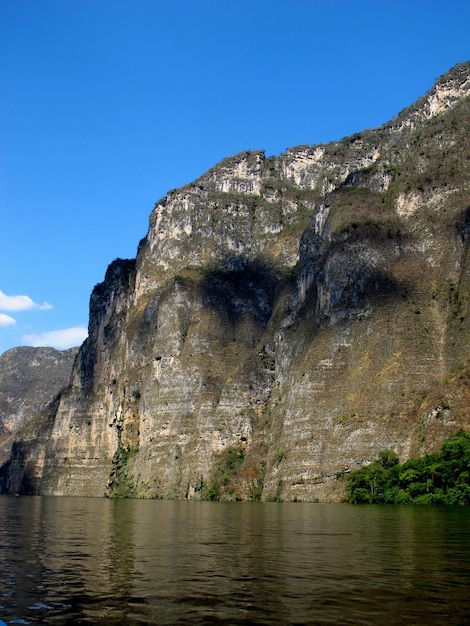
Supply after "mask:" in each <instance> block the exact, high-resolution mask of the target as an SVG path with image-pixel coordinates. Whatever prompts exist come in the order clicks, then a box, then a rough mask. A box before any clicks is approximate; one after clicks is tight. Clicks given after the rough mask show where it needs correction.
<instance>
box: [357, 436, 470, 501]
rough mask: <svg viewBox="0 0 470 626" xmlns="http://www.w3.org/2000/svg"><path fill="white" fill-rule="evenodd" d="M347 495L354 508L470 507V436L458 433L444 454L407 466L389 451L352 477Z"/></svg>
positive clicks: (447, 440) (447, 441) (418, 460)
mask: <svg viewBox="0 0 470 626" xmlns="http://www.w3.org/2000/svg"><path fill="white" fill-rule="evenodd" d="M346 492H347V496H346V501H347V502H350V503H351V504H460V505H470V433H467V432H465V431H463V430H461V431H459V432H457V433H454V434H453V435H450V437H448V438H447V439H446V440H445V441H444V443H443V445H442V450H441V453H440V454H428V455H426V456H425V457H422V458H419V459H410V460H409V461H407V462H406V463H404V464H403V465H400V463H399V459H398V456H397V454H396V453H395V452H393V451H392V450H385V451H383V452H381V453H380V454H379V458H378V459H377V460H375V461H373V462H372V463H371V464H370V465H367V466H366V467H362V468H361V469H359V470H356V471H355V472H352V473H351V474H350V475H349V477H348V482H347V485H346Z"/></svg>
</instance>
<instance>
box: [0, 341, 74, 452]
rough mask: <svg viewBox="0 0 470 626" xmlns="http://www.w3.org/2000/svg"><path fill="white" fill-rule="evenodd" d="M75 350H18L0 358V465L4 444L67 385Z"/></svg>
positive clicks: (5, 448) (44, 408) (46, 406)
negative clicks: (0, 443)
mask: <svg viewBox="0 0 470 626" xmlns="http://www.w3.org/2000/svg"><path fill="white" fill-rule="evenodd" d="M77 353H78V348H71V349H70V350H64V351H59V350H54V349H53V348H31V347H26V346H25V347H20V348H13V349H12V350H8V351H7V352H4V353H3V354H1V355H0V441H1V442H2V445H1V448H0V463H3V462H4V461H6V460H7V459H8V456H9V451H10V448H9V446H8V441H9V440H10V439H11V438H12V437H13V436H14V434H15V432H16V431H18V430H19V429H20V428H21V427H22V426H23V425H24V424H26V423H28V422H30V421H31V420H32V419H34V418H35V417H37V416H38V415H39V414H40V413H41V412H43V411H47V410H48V408H50V405H51V403H52V401H53V400H54V398H55V396H57V394H58V393H59V392H60V391H62V389H64V387H66V386H67V385H68V384H69V382H70V375H71V373H72V367H73V363H74V361H75V357H76V356H77Z"/></svg>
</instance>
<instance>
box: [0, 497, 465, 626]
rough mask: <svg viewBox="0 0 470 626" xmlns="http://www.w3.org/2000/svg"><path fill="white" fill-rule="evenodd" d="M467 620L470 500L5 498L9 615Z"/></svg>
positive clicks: (2, 532) (3, 583)
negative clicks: (450, 503)
mask: <svg viewBox="0 0 470 626" xmlns="http://www.w3.org/2000/svg"><path fill="white" fill-rule="evenodd" d="M2 622H3V623H5V624H59V625H63V624H70V625H72V624H74V625H75V624H95V625H110V624H123V625H124V624H125V625H127V626H133V625H135V624H312V625H314V624H315V625H316V624H318V625H321V624H336V625H340V624H341V625H343V624H354V625H358V624H371V625H372V624H373V625H380V626H387V625H395V624H396V625H400V626H407V625H410V624H416V625H418V624H419V626H423V625H426V626H430V625H433V624H435V625H439V626H442V625H443V624H444V625H446V626H448V625H450V624H458V625H459V626H461V625H463V624H470V508H469V507H418V506H415V507H413V506H373V505H364V506H354V505H347V504H306V503H261V502H233V503H232V502H184V501H171V502H168V501H157V500H107V499H98V498H97V499H94V498H93V499H91V498H90V499H86V498H54V497H17V498H15V497H7V496H2V497H0V624H1V623H2Z"/></svg>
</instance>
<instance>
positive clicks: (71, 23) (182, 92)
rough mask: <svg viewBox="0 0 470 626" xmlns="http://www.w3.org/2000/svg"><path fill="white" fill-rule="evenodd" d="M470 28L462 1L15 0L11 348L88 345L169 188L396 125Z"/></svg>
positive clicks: (7, 67) (2, 257) (0, 275)
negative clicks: (100, 311) (96, 297)
mask: <svg viewBox="0 0 470 626" xmlns="http://www.w3.org/2000/svg"><path fill="white" fill-rule="evenodd" d="M469 32H470V3H469V2H468V1H457V0H448V1H447V2H442V1H439V2H438V1H434V0H426V1H424V0H423V1H419V0H406V1H405V0H395V1H394V2H385V1H384V2H382V1H381V0H374V1H370V2H368V1H365V0H364V1H362V2H359V1H357V2H354V1H352V0H348V1H346V0H345V1H335V0H328V1H321V0H165V1H163V0H1V1H0V353H2V352H4V351H5V350H7V349H9V348H12V347H14V346H19V345H48V346H54V347H57V348H66V347H69V346H71V345H78V344H80V343H81V341H82V340H83V338H84V337H85V335H86V327H87V324H88V303H89V297H90V293H91V291H92V289H93V286H94V285H95V284H96V283H98V282H101V281H102V280H103V278H104V274H105V271H106V268H107V266H108V264H109V263H110V262H111V261H112V260H113V259H115V258H117V257H121V258H131V257H134V256H135V254H136V250H137V245H138V242H139V240H140V239H141V238H142V237H144V236H145V234H146V231H147V224H148V217H149V215H150V212H151V210H152V208H153V206H154V204H155V202H156V201H157V200H158V199H160V198H161V197H163V196H164V195H165V194H166V192H167V191H169V190H170V189H173V188H176V187H179V186H181V185H183V184H186V183H189V182H191V181H193V180H194V179H196V178H198V177H199V176H200V175H201V174H203V173H204V172H205V171H206V170H207V169H209V168H210V167H212V166H213V165H215V164H216V163H217V162H218V161H220V160H221V159H223V158H224V157H226V156H229V155H233V154H236V153H237V152H240V151H242V150H249V149H253V150H258V149H264V150H266V154H267V155H277V154H279V153H281V152H283V151H284V150H285V149H286V148H288V147H291V146H295V145H298V144H307V143H308V144H317V143H321V142H328V141H333V140H336V139H340V138H341V137H344V136H346V135H350V134H352V133H355V132H359V131H361V130H364V129H366V128H372V127H375V126H378V125H380V124H382V123H384V122H386V121H388V120H389V119H391V118H392V117H394V116H395V115H396V114H397V113H399V111H401V110H402V109H403V108H405V107H406V106H409V105H410V104H412V103H413V102H414V101H415V100H416V99H417V98H418V97H419V96H421V95H423V94H424V93H425V92H426V91H428V90H429V89H430V88H431V87H432V85H433V83H434V81H435V79H436V78H437V77H438V76H440V75H441V74H443V73H444V72H446V71H447V70H449V69H450V68H451V67H452V66H454V65H455V64H456V63H460V62H463V61H467V60H469V59H470V37H469Z"/></svg>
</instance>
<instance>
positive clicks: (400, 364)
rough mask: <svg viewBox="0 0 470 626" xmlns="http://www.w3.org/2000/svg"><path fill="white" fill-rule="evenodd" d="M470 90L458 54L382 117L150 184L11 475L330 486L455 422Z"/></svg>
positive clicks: (464, 340)
mask: <svg viewBox="0 0 470 626" xmlns="http://www.w3.org/2000/svg"><path fill="white" fill-rule="evenodd" d="M469 90H470V64H465V65H462V66H457V67H456V68H454V69H453V70H452V71H451V72H449V73H448V74H446V75H445V76H444V77H442V78H441V79H440V80H439V81H438V82H437V83H436V85H435V86H434V88H433V89H432V90H431V91H430V92H429V93H428V94H427V95H426V96H424V97H423V98H422V99H420V100H419V101H418V102H417V103H416V104H415V105H413V106H412V107H410V109H407V110H405V111H403V112H402V113H401V114H400V115H399V116H398V117H397V118H396V119H395V120H393V121H392V122H391V123H389V124H386V125H384V126H383V127H380V128H378V129H375V130H368V131H365V132H363V133H358V134H357V135H354V136H352V137H348V138H345V139H344V140H342V141H339V142H334V143H331V144H328V145H321V146H300V147H296V148H292V149H290V150H287V152H286V153H284V154H282V155H280V156H279V157H269V158H267V157H265V155H264V153H263V152H254V153H253V152H250V153H248V152H247V153H243V154H239V155H237V156H235V157H232V158H229V159H226V160H225V161H223V162H222V163H220V164H219V165H217V166H216V167H214V168H213V169H212V170H210V171H209V172H207V173H206V174H204V175H203V176H202V177H201V178H200V179H198V180H197V181H195V182H194V183H193V184H190V185H188V186H186V187H183V188H181V189H178V190H176V191H172V192H170V193H169V194H168V195H167V196H166V197H165V198H164V199H162V200H161V201H159V202H158V203H157V204H156V206H155V208H154V210H153V212H152V214H151V216H150V223H149V230H148V233H147V236H146V238H145V239H144V240H143V241H142V242H141V243H140V246H139V250H138V254H137V258H136V260H135V261H134V260H132V261H122V260H117V261H115V262H114V263H112V264H111V265H110V267H109V268H108V271H107V273H106V277H105V280H104V282H103V283H102V284H100V285H98V286H97V287H96V288H95V289H94V291H93V293H92V296H91V301H90V325H89V337H88V339H87V340H86V341H85V343H84V344H83V346H82V347H81V349H80V352H79V355H78V358H77V361H76V363H75V367H74V370H73V375H72V382H71V385H70V386H69V387H68V388H67V389H66V390H65V391H64V392H63V393H62V395H61V397H60V400H59V402H58V404H57V407H56V408H55V410H54V412H53V413H52V414H51V415H50V416H49V417H48V419H47V420H45V419H44V418H43V419H42V421H40V422H37V424H36V428H39V429H42V430H41V433H42V435H41V437H38V435H37V432H36V433H35V434H34V437H33V435H32V434H31V432H30V433H29V434H28V433H27V432H25V433H24V434H23V435H22V436H21V437H18V438H17V441H16V444H15V445H16V446H17V450H18V449H19V448H21V450H22V452H21V454H22V457H21V458H22V459H23V461H22V465H21V467H22V468H23V470H21V468H20V470H18V467H19V465H18V464H17V466H16V467H17V469H16V470H15V471H16V474H15V476H16V479H15V481H16V482H15V489H16V490H19V491H29V492H37V493H43V494H72V495H94V496H100V495H101V496H103V495H135V496H140V497H161V498H211V497H212V498H218V497H221V498H242V499H246V498H252V499H259V498H261V499H285V500H293V499H298V500H317V499H318V500H335V499H339V498H340V497H341V494H342V482H341V480H338V476H341V474H342V473H344V472H348V471H351V470H353V469H356V468H357V467H359V466H361V465H362V464H364V463H367V462H369V461H370V460H372V459H373V458H375V456H376V455H377V453H378V452H379V451H380V450H383V449H386V448H393V449H394V450H396V451H397V453H398V454H399V456H400V457H401V460H402V461H403V460H405V459H406V458H408V457H409V456H411V455H416V454H420V453H423V452H426V451H429V450H433V449H435V448H436V447H438V446H439V445H440V444H441V442H442V440H443V439H444V438H445V437H446V436H447V435H448V434H449V433H450V432H453V431H454V430H457V429H458V428H461V427H465V428H468V427H470V409H469V407H470V402H469V400H470V398H469V392H468V386H467V382H468V371H469V357H470V323H469V311H468V302H469V293H470V287H469V277H470V267H469V264H470V258H469V252H468V251H469V242H470V183H469V181H470V100H469V93H470V92H469ZM33 438H34V441H35V446H36V447H35V449H34V453H33V452H31V445H32V444H31V441H32V439H33ZM38 446H39V447H38ZM16 455H17V456H16V458H19V456H21V455H18V451H17V452H16ZM14 458H15V451H13V456H12V460H11V461H10V465H9V467H8V468H7V470H4V475H5V474H8V472H10V473H11V472H12V469H11V467H13V466H14ZM25 459H26V461H25ZM37 459H39V460H37ZM22 471H23V478H22V479H21V472H22ZM21 481H23V482H21ZM10 490H12V488H11V487H10Z"/></svg>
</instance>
